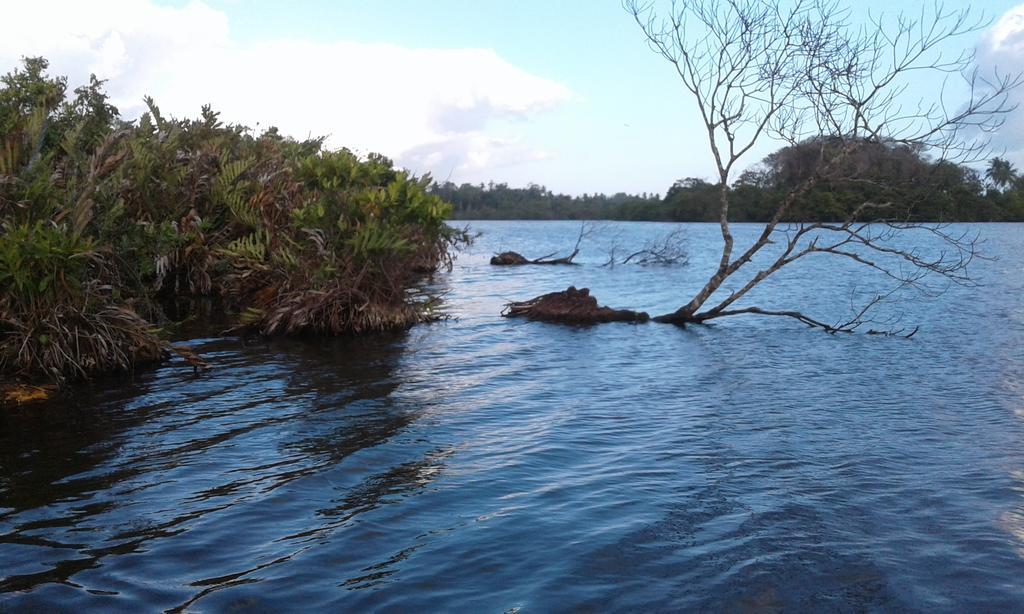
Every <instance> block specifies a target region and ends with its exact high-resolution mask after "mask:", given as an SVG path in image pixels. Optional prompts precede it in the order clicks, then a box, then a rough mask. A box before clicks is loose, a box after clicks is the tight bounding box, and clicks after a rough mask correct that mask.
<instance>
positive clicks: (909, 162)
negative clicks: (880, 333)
mask: <svg viewBox="0 0 1024 614" xmlns="http://www.w3.org/2000/svg"><path fill="white" fill-rule="evenodd" d="M838 147H839V145H838V143H837V142H828V141H824V142H823V141H820V140H810V141H807V142H805V143H801V144H799V145H796V146H792V147H785V148H783V149H780V150H778V151H776V152H774V153H772V154H770V155H769V156H767V157H766V158H765V159H764V160H762V161H761V162H760V163H759V164H757V165H755V166H754V167H752V168H749V169H747V170H745V171H744V172H742V173H741V174H740V175H739V177H738V178H737V179H736V181H735V182H734V183H733V184H732V185H731V186H730V187H729V220H730V221H733V222H767V221H768V220H770V219H771V218H772V216H773V214H774V213H775V211H776V209H777V208H778V206H779V204H780V203H782V202H783V200H784V199H785V198H786V196H787V195H788V194H789V193H790V192H791V191H792V190H793V189H794V188H796V187H797V186H799V185H800V184H801V182H803V181H804V180H806V179H808V178H809V177H810V176H811V175H812V174H813V173H815V172H818V171H817V170H816V169H817V164H818V162H819V161H820V159H821V158H822V156H823V151H824V156H825V157H826V158H827V157H830V156H832V155H833V154H835V151H834V150H835V149H836V148H838ZM840 158H841V163H839V164H837V165H836V167H835V168H830V169H827V170H828V171H829V172H828V173H827V176H823V177H818V178H816V181H815V183H814V185H813V187H812V188H810V189H809V190H807V191H806V193H804V194H803V195H802V196H801V197H800V198H799V199H798V200H797V202H795V203H794V204H793V206H791V207H790V208H789V210H788V213H787V214H786V216H785V219H786V221H836V220H842V219H845V218H846V217H847V216H848V215H850V214H851V213H852V212H853V211H855V210H856V209H857V208H858V207H860V206H861V205H863V204H864V203H868V202H870V203H878V204H881V203H887V204H888V206H887V207H886V209H885V211H884V216H885V217H888V218H891V219H892V218H894V219H901V220H909V221H942V222H954V221H965V222H997V221H1024V211H1022V210H1021V206H1020V199H1021V195H1022V194H1024V179H1022V178H1021V177H1020V176H1019V174H1018V173H1017V172H1016V169H1014V168H1013V165H1012V164H1010V163H1009V162H1007V161H1006V160H1002V159H1001V158H994V159H993V160H992V161H991V162H990V164H989V167H988V170H987V171H986V173H985V177H986V178H987V182H988V189H987V190H986V186H985V185H984V184H983V182H982V179H981V175H980V174H979V173H978V172H977V171H976V170H974V169H972V168H970V167H966V166H962V165H957V164H952V163H950V162H945V161H931V160H929V159H928V157H927V156H926V155H924V154H923V152H920V151H916V150H912V149H910V148H907V147H904V146H899V145H892V144H883V143H869V142H865V143H862V144H860V146H858V147H855V148H854V149H853V151H851V152H850V153H848V154H844V155H843V156H840ZM430 193H432V194H434V195H437V196H440V197H441V198H443V199H444V200H445V201H449V202H451V203H453V204H454V210H453V214H452V215H453V217H454V218H456V219H608V220H645V221H674V222H717V221H718V219H719V215H720V214H719V211H720V207H721V201H720V197H721V190H720V188H719V185H718V184H717V183H711V182H708V181H705V180H703V179H699V178H695V177H687V178H685V179H680V180H679V181H676V182H675V183H674V184H673V185H672V186H670V187H669V189H668V191H667V192H666V194H665V197H664V198H660V197H659V196H658V195H654V194H651V195H648V194H642V195H636V196H631V195H628V194H622V193H620V194H615V195H612V196H606V195H602V194H596V195H588V194H584V195H583V196H568V195H565V194H554V193H552V192H550V191H549V190H547V189H546V188H544V187H543V186H538V185H531V186H529V187H527V188H519V189H517V188H510V187H509V186H508V185H506V184H500V183H499V184H493V183H492V184H488V185H486V186H484V185H482V184H481V185H472V184H462V185H458V186H457V185H455V184H453V183H449V182H445V183H442V184H437V185H434V186H432V187H431V188H430Z"/></svg>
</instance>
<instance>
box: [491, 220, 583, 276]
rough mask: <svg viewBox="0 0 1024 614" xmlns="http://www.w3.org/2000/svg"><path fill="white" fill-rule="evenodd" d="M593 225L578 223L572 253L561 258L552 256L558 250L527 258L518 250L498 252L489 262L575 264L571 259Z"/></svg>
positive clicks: (506, 264) (496, 263)
mask: <svg viewBox="0 0 1024 614" xmlns="http://www.w3.org/2000/svg"><path fill="white" fill-rule="evenodd" d="M592 226H593V225H592V224H589V223H586V222H584V223H583V224H581V225H580V234H579V236H577V237H576V245H575V246H574V247H573V249H572V253H571V254H569V255H568V256H563V257H562V258H552V256H554V255H555V254H556V253H558V252H552V253H550V254H548V255H547V256H541V257H540V258H534V259H532V260H531V259H529V258H527V257H526V256H524V255H522V254H520V253H518V252H511V251H509V252H501V253H500V254H496V255H494V257H492V258H491V264H493V265H495V266H515V265H522V264H576V263H575V262H573V261H572V259H573V258H575V257H576V255H577V254H579V253H580V243H582V242H583V238H584V237H586V236H588V235H589V234H590V233H591V232H592V231H593V227H592Z"/></svg>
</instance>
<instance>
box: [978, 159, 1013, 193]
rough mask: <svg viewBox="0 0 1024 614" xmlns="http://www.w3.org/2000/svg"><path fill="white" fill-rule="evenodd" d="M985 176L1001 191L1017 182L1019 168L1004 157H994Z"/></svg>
mask: <svg viewBox="0 0 1024 614" xmlns="http://www.w3.org/2000/svg"><path fill="white" fill-rule="evenodd" d="M985 178H986V179H988V181H989V183H990V184H992V186H993V187H995V188H996V189H997V190H999V191H1000V192H1001V191H1003V190H1004V189H1006V187H1007V186H1011V185H1013V184H1014V183H1016V182H1017V180H1018V177H1017V169H1015V168H1013V164H1011V163H1010V161H1009V160H1004V159H1003V158H998V157H996V158H992V159H991V160H989V163H988V170H986V171H985Z"/></svg>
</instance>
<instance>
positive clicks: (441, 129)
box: [0, 0, 572, 178]
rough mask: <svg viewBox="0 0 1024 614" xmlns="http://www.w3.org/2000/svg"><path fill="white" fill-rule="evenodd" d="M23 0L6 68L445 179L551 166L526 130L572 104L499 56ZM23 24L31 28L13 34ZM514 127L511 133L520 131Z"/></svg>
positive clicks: (154, 9) (563, 92) (108, 6)
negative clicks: (92, 78) (39, 71)
mask: <svg viewBox="0 0 1024 614" xmlns="http://www.w3.org/2000/svg"><path fill="white" fill-rule="evenodd" d="M45 4H46V6H44V3H42V2H19V3H16V4H13V3H12V5H11V6H7V7H5V9H4V13H5V15H4V16H5V21H6V23H7V24H8V27H5V28H4V30H5V31H4V33H3V34H4V36H3V37H0V72H7V71H8V70H10V69H11V68H13V67H14V66H16V65H17V64H18V61H19V58H20V57H21V56H24V55H43V56H45V57H47V58H48V59H49V60H50V62H51V73H52V74H64V75H67V76H68V77H69V81H70V84H71V85H72V86H74V85H77V84H80V83H84V82H85V81H86V80H87V79H88V75H89V74H90V73H95V74H96V75H97V76H98V77H100V78H102V79H108V80H109V81H108V84H107V89H108V92H110V94H111V98H112V101H113V102H114V104H115V105H117V106H118V108H120V109H121V111H122V113H123V114H124V115H127V116H135V115H138V114H139V113H141V112H142V110H143V104H142V97H143V96H144V95H147V94H148V95H151V96H153V97H154V98H155V99H156V101H157V104H158V105H160V108H161V110H162V111H163V112H164V113H165V114H170V115H175V116H178V117H185V116H195V115H197V114H198V112H199V108H200V106H201V105H203V104H205V103H210V104H212V106H213V108H214V109H215V110H218V111H221V112H222V114H221V117H222V119H224V120H226V121H229V122H232V123H241V124H245V125H248V126H250V127H256V126H257V123H259V125H260V126H261V127H267V126H268V125H276V126H278V127H279V128H280V129H281V131H282V132H283V133H284V134H290V135H292V136H295V137H297V138H303V137H306V136H310V135H312V136H319V135H328V136H329V139H328V143H329V144H330V145H331V146H336V147H340V146H346V147H349V148H352V149H355V150H357V151H361V152H364V153H366V152H370V151H378V152H381V153H384V154H386V155H389V156H392V157H394V158H395V159H396V161H397V162H398V163H399V164H402V165H405V166H408V167H410V168H412V169H413V170H415V171H417V172H426V171H432V172H433V173H434V174H435V176H439V177H441V178H444V177H446V176H448V175H450V174H453V175H454V176H455V177H456V178H458V177H460V176H461V175H464V174H473V171H479V170H482V169H484V168H490V167H494V166H505V165H512V164H517V163H520V162H527V161H534V160H538V159H543V158H545V157H546V156H548V155H549V154H547V153H546V152H542V151H538V150H537V149H536V148H534V147H532V146H531V145H529V144H528V143H524V142H522V140H521V138H519V137H518V136H517V135H516V134H515V133H514V123H510V122H507V121H502V120H521V119H528V118H530V117H531V116H533V115H535V114H537V113H540V112H543V111H545V110H548V109H551V108H554V107H557V106H558V105H561V104H563V103H565V102H567V101H569V100H571V98H572V94H571V92H570V91H569V90H568V88H566V87H565V86H564V85H561V84H559V83H556V82H553V81H551V80H548V79H544V78H542V77H539V76H536V75H533V74H530V73H528V72H526V71H523V70H521V69H519V68H517V67H515V66H513V65H512V64H510V63H509V62H507V61H505V60H503V59H502V58H501V57H499V56H498V55H497V54H496V53H494V52H493V51H491V50H485V49H456V50H438V49H412V48H406V47H400V46H396V45H388V44H364V43H355V42H348V41H336V42H332V43H321V42H310V41H303V40H295V39H279V40H271V41H260V42H254V43H240V42H238V41H236V40H234V39H233V38H232V37H231V32H230V27H229V23H228V18H227V15H225V14H224V13H222V12H220V11H217V10H214V9H212V8H210V7H209V6H207V5H205V4H203V3H202V2H198V1H193V2H191V3H190V4H188V5H186V6H185V7H182V8H174V7H165V6H156V5H154V4H151V3H150V2H149V1H148V0H110V1H106V2H102V3H101V2H96V3H93V2H77V1H75V2H67V3H60V5H59V6H55V5H54V4H53V3H45ZM11 24H18V27H16V28H12V27H10V25H11ZM509 131H512V133H511V134H508V133H509Z"/></svg>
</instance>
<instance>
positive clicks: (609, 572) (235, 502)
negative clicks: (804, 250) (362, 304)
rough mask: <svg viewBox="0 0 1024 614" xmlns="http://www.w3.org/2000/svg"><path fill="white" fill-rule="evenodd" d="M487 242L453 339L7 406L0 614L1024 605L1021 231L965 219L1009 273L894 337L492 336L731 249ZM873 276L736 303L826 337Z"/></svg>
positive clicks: (794, 333) (560, 240)
mask: <svg viewBox="0 0 1024 614" xmlns="http://www.w3.org/2000/svg"><path fill="white" fill-rule="evenodd" d="M472 226H473V228H474V229H476V230H478V231H481V232H482V233H483V235H482V236H481V237H480V238H479V239H478V241H477V243H476V245H475V246H474V247H473V248H472V250H471V251H469V252H467V253H464V254H463V255H461V256H460V257H459V258H458V260H457V261H456V264H455V269H454V271H452V273H451V274H445V275H441V276H439V277H438V279H437V281H436V284H437V288H436V289H438V290H443V291H446V292H448V297H447V298H448V301H449V305H450V311H451V313H452V315H453V316H455V319H453V320H450V321H447V322H443V323H438V324H433V325H426V326H419V327H416V328H414V329H412V330H410V331H408V332H407V333H402V334H393V335H383V336H370V337H364V338H358V339H341V340H326V341H297V340H275V341H271V342H270V343H269V344H266V345H264V344H261V343H257V344H251V345H248V346H243V345H242V344H241V342H239V341H238V340H235V339H225V338H208V339H198V340H194V341H192V345H194V346H195V347H196V348H197V349H198V350H200V351H201V352H203V353H204V354H205V355H206V357H207V358H208V359H209V360H211V361H212V362H214V363H215V364H216V368H215V369H214V370H213V371H211V372H209V373H208V374H205V375H202V376H200V377H198V378H196V377H193V375H192V373H191V371H190V370H188V369H186V368H183V367H182V366H180V365H178V364H173V363H172V364H169V365H167V366H165V367H162V368H160V369H159V370H156V371H150V372H145V373H140V374H137V375H136V377H135V378H134V380H133V381H132V382H129V383H127V384H124V385H121V386H116V385H113V384H112V383H111V382H99V383H96V384H93V385H92V386H86V387H82V388H79V389H76V390H75V394H74V395H73V397H72V398H70V399H66V400H64V401H62V402H61V403H55V404H53V405H51V406H42V407H38V406H37V407H30V408H20V409H16V410H11V411H7V412H6V413H4V414H2V415H0V611H3V610H10V611H24V610H33V609H35V608H39V609H44V610H51V609H56V610H66V611H73V612H87V611H97V612H111V611H160V610H174V611H178V610H187V611H195V612H204V611H205V612H221V611H235V610H237V611H277V612H279V611H289V610H296V609H303V610H320V611H368V610H392V611H403V612H406V611H441V610H450V611H480V612H505V611H514V610H516V609H521V610H522V611H523V612H530V611H534V612H539V611H556V610H566V609H581V610H585V611H587V610H589V611H609V610H648V611H673V610H674V611H678V610H694V609H706V610H739V611H775V610H780V609H781V610H810V611H822V610H829V611H833V610H839V611H863V610H881V611H905V610H918V611H929V612H933V611H963V610H988V611H1009V610H1018V611H1019V610H1022V609H1024V300H1022V296H1024V295H1022V290H1024V226H1022V225H976V226H971V227H966V228H967V229H968V230H971V231H976V232H980V234H981V236H982V238H984V239H986V240H987V243H986V251H987V252H988V253H989V254H990V255H992V256H998V259H996V260H993V261H978V262H976V263H974V265H973V266H972V271H973V273H974V275H975V276H976V278H977V280H978V281H979V282H981V284H982V285H981V286H980V287H973V288H972V287H959V286H954V287H952V288H950V289H949V290H948V291H947V292H945V293H944V294H942V295H941V296H938V297H932V298H911V299H909V300H908V301H906V302H904V303H903V304H902V307H903V308H904V310H905V312H906V315H905V316H904V320H903V321H902V322H900V323H899V324H898V326H901V327H902V326H905V327H908V328H912V327H913V326H917V325H919V326H920V330H919V332H918V333H917V334H916V335H915V336H914V337H913V338H912V339H909V340H908V339H900V338H891V337H880V336H868V335H863V334H855V335H828V334H826V333H823V332H821V331H818V330H811V329H808V328H806V327H804V326H802V325H801V324H799V323H798V322H795V321H790V320H787V319H773V318H764V317H756V316H744V317H737V318H732V319H726V320H722V321H720V322H719V323H715V324H714V325H712V326H701V327H690V328H687V329H685V330H684V329H679V328H675V327H672V326H667V325H659V324H653V323H649V324H643V325H633V324H607V325H601V326H596V327H590V328H585V327H583V328H573V327H563V326H557V325H549V324H541V323H531V322H525V321H518V320H516V321H513V320H507V319H503V318H501V317H499V312H500V310H501V307H502V305H503V304H504V303H505V302H507V301H508V300H521V299H526V298H531V297H533V296H536V295H538V294H541V293H545V292H550V291H554V290H561V289H564V288H565V287H566V286H568V285H570V284H574V285H576V286H578V287H589V288H590V289H591V291H592V292H593V293H594V294H595V295H596V296H597V297H598V299H599V300H600V301H601V302H602V303H604V304H608V305H611V306H613V307H617V308H634V309H643V310H647V311H650V312H651V313H652V314H657V313H662V312H665V311H669V310H672V309H674V308H676V307H677V306H679V305H680V304H682V303H683V302H685V300H686V299H688V298H689V295H690V294H691V293H692V292H694V290H695V289H696V287H698V285H699V284H700V283H701V282H702V281H703V280H704V279H705V278H706V276H707V274H708V272H709V270H710V268H711V267H712V266H713V265H712V263H713V261H714V260H715V259H716V258H717V249H718V242H719V239H718V234H717V233H718V229H717V227H715V226H713V225H700V224H694V225H686V226H685V232H686V236H687V245H688V250H689V252H690V263H689V264H688V265H687V266H685V267H676V268H667V269H666V268H658V267H639V266H632V265H626V266H616V267H601V266H599V265H600V263H601V262H603V261H604V259H605V256H606V253H607V249H608V247H609V244H610V243H612V242H615V241H618V242H619V243H620V244H621V245H622V246H624V248H628V247H630V246H634V245H638V244H641V243H642V242H643V241H644V240H645V239H649V238H653V237H656V236H659V235H661V234H663V233H665V232H667V231H668V230H670V229H671V227H669V226H667V225H660V224H642V223H638V224H617V225H605V226H602V227H600V228H599V229H598V231H597V233H596V234H595V235H594V236H593V237H591V238H590V240H588V241H586V242H585V243H584V251H583V253H582V254H581V255H580V257H579V259H578V260H579V262H580V263H581V264H582V266H576V267H514V268H497V267H491V266H489V265H488V263H487V261H488V258H489V256H490V255H491V254H492V253H493V252H495V251H498V250H501V249H515V250H517V251H521V252H523V253H525V254H526V255H528V256H541V255H544V254H547V253H548V252H550V251H555V250H556V249H561V250H562V251H569V250H571V246H572V244H573V243H574V241H575V238H576V234H577V231H578V228H579V227H578V225H577V224H575V223H569V222H565V223H563V222H487V223H476V224H473V225H472ZM758 230H759V229H758V227H756V226H743V225H740V226H737V227H736V234H737V235H738V242H739V243H740V244H743V243H745V242H746V241H749V240H750V238H751V237H753V236H754V235H755V234H756V233H757V232H758ZM871 283H872V282H869V281H866V278H865V277H863V276H858V275H853V274H851V272H850V270H849V268H848V267H847V266H846V264H845V263H844V262H839V261H836V260H835V259H833V258H829V257H820V258H817V259H808V260H807V261H806V262H803V263H800V264H797V265H794V267H793V268H792V269H791V270H788V271H784V272H782V273H780V274H779V275H778V277H777V278H773V279H771V280H769V282H766V284H765V285H764V286H763V287H762V288H761V289H759V290H757V291H756V293H755V294H753V295H752V296H751V297H750V301H748V302H747V304H757V305H760V306H762V307H766V308H767V307H780V308H782V307H789V308H793V307H796V308H803V309H806V311H807V312H808V313H809V314H810V315H814V316H821V317H822V319H828V320H830V321H831V320H836V319H839V318H841V317H842V316H843V315H844V314H845V313H846V312H847V311H848V310H849V308H850V296H851V291H859V292H864V291H871V290H873V289H874V286H872V285H871ZM896 309H897V307H896V306H894V305H889V306H885V307H884V308H883V315H884V316H886V317H889V316H892V315H893V314H895V313H896Z"/></svg>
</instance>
